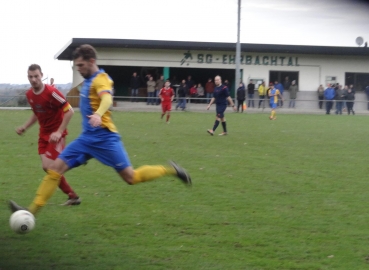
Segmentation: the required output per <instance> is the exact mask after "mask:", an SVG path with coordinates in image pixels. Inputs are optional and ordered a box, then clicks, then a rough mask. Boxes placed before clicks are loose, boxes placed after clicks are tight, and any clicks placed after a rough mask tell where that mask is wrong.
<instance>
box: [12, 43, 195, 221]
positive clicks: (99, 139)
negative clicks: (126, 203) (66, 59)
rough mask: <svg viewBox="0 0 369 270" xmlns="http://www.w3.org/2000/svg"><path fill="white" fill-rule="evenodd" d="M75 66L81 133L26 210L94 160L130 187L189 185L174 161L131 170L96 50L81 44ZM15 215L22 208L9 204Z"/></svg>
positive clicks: (38, 204) (36, 208) (43, 201)
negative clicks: (159, 182)
mask: <svg viewBox="0 0 369 270" xmlns="http://www.w3.org/2000/svg"><path fill="white" fill-rule="evenodd" d="M73 59H74V65H75V66H76V67H77V70H78V71H79V73H80V74H81V75H82V76H83V77H84V78H85V80H84V82H83V85H82V88H81V91H80V111H81V116H82V133H81V134H80V136H79V137H78V138H77V139H76V140H74V141H73V142H71V143H70V144H69V145H68V146H67V148H65V150H64V151H63V152H62V153H61V154H60V155H59V157H58V158H57V159H56V160H55V161H54V162H53V163H52V164H51V166H50V167H49V170H47V175H46V176H45V177H44V178H43V181H42V182H41V184H40V186H39V189H38V191H37V194H36V197H35V199H34V200H33V203H32V204H31V205H30V206H29V207H28V209H26V210H28V211H30V212H31V213H32V214H35V213H37V212H38V211H39V209H41V207H42V206H44V205H45V204H46V202H47V200H48V199H49V198H50V197H51V196H52V194H53V193H54V191H55V189H56V188H57V186H58V184H59V181H60V178H61V176H62V175H63V174H64V173H65V172H66V171H68V170H70V169H72V168H75V167H78V166H80V165H81V164H85V163H86V161H87V160H89V159H91V158H96V159H97V160H99V161H100V162H101V163H103V164H105V165H107V166H110V167H112V168H114V169H115V170H116V172H117V173H118V174H119V176H120V177H121V178H122V179H123V180H124V181H126V182H127V183H128V184H130V185H134V184H138V183H141V182H146V181H150V180H154V179H156V178H159V177H161V176H165V175H175V176H177V177H178V178H179V179H180V180H181V181H182V182H183V183H185V184H187V185H191V178H190V176H189V174H188V173H187V172H186V171H185V170H184V169H183V168H181V167H180V166H178V165H177V164H176V163H174V162H173V161H171V162H170V166H161V165H157V166H141V167H139V168H138V169H135V170H134V169H133V168H132V166H131V162H130V160H129V158H128V154H127V153H126V151H125V149H124V146H123V143H122V142H121V140H120V135H119V133H118V131H117V129H116V127H115V125H114V123H113V121H112V119H111V117H110V115H111V112H110V110H109V108H110V106H111V105H112V103H113V98H112V91H113V81H112V80H111V78H110V77H109V76H108V74H106V73H105V72H104V71H103V70H100V69H99V68H98V66H97V64H96V51H95V49H94V48H93V47H92V46H90V45H81V46H80V47H78V48H77V49H76V50H75V51H74V53H73ZM9 206H10V209H11V210H12V211H13V212H15V211H17V210H22V209H25V208H23V207H21V206H19V205H17V204H16V203H15V202H13V201H10V202H9Z"/></svg>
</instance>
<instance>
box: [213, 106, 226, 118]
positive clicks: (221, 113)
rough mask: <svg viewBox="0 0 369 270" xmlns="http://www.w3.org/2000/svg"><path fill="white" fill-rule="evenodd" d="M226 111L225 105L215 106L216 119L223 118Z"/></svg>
mask: <svg viewBox="0 0 369 270" xmlns="http://www.w3.org/2000/svg"><path fill="white" fill-rule="evenodd" d="M226 109H227V105H217V106H216V109H215V110H216V112H217V117H219V118H223V117H224V112H225V110H226Z"/></svg>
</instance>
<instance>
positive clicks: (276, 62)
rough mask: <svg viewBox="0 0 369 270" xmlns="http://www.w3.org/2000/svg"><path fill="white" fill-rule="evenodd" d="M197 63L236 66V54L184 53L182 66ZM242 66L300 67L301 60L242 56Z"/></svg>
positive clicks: (283, 57) (284, 57)
mask: <svg viewBox="0 0 369 270" xmlns="http://www.w3.org/2000/svg"><path fill="white" fill-rule="evenodd" d="M190 60H191V62H192V61H196V60H197V61H196V62H197V63H198V64H212V63H222V64H224V65H234V64H236V56H235V55H234V54H223V55H221V56H214V55H213V54H211V53H207V54H204V53H199V54H197V57H193V56H192V53H191V52H190V51H187V52H186V53H184V57H183V59H182V60H181V65H183V64H184V63H186V62H187V66H188V65H189V62H188V61H190ZM240 64H241V65H255V66H260V65H262V66H296V67H297V66H300V64H299V58H298V57H292V56H266V55H256V56H253V55H241V61H240Z"/></svg>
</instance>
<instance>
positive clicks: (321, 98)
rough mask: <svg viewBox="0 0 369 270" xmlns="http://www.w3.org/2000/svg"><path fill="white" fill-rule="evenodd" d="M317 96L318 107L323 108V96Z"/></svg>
mask: <svg viewBox="0 0 369 270" xmlns="http://www.w3.org/2000/svg"><path fill="white" fill-rule="evenodd" d="M318 98H319V109H323V100H324V96H322V97H318Z"/></svg>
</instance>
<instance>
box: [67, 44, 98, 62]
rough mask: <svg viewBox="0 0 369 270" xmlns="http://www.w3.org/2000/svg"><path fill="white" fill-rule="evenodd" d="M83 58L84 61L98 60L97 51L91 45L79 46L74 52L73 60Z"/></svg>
mask: <svg viewBox="0 0 369 270" xmlns="http://www.w3.org/2000/svg"><path fill="white" fill-rule="evenodd" d="M80 57H82V59H83V60H90V59H97V57H96V50H95V48H94V47H92V46H91V45H89V44H84V45H81V46H79V47H78V48H77V49H75V50H74V52H73V60H75V59H77V58H80Z"/></svg>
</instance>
